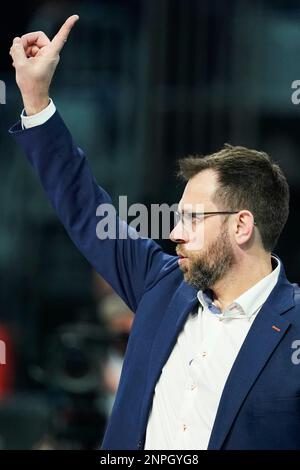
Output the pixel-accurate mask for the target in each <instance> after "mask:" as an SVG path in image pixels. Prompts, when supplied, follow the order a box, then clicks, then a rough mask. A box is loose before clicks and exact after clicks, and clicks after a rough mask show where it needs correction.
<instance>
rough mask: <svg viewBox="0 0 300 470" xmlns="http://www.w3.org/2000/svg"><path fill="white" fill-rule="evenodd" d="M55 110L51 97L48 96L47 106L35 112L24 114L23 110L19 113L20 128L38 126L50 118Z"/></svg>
mask: <svg viewBox="0 0 300 470" xmlns="http://www.w3.org/2000/svg"><path fill="white" fill-rule="evenodd" d="M55 111H56V107H55V105H54V103H53V101H52V99H51V98H49V104H48V106H47V107H46V108H45V109H43V110H42V111H40V112H39V113H37V114H32V115H31V116H26V114H25V110H24V109H23V111H22V113H21V125H22V129H29V128H30V127H35V126H40V125H41V124H44V123H45V122H46V121H48V119H50V118H51V117H52V116H53V114H54V113H55Z"/></svg>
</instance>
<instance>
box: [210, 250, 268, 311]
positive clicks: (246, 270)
mask: <svg viewBox="0 0 300 470" xmlns="http://www.w3.org/2000/svg"><path fill="white" fill-rule="evenodd" d="M271 272H272V262H271V255H270V254H263V255H260V256H259V257H257V256H255V257H254V256H253V257H248V256H247V257H245V258H243V259H242V260H239V262H238V263H235V264H234V266H233V267H232V268H231V269H230V271H229V272H228V273H227V274H226V275H225V276H224V277H223V278H222V279H221V280H220V281H218V282H217V283H216V284H215V285H214V286H213V287H212V288H211V290H212V291H213V295H214V300H213V302H214V304H215V305H216V307H218V308H219V309H220V310H221V311H222V312H223V311H224V310H225V309H226V308H227V307H228V305H230V304H231V303H232V302H233V301H234V300H235V299H237V298H238V297H239V296H240V295H242V294H243V293H244V292H246V291H247V290H248V289H250V288H251V287H253V286H254V285H255V284H257V283H258V282H259V281H260V280H261V279H263V278H264V277H266V276H267V275H268V274H270V273H271Z"/></svg>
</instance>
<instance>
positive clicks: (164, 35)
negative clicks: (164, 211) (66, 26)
mask: <svg viewBox="0 0 300 470" xmlns="http://www.w3.org/2000/svg"><path fill="white" fill-rule="evenodd" d="M73 13H78V14H79V15H80V21H79V23H77V24H76V26H75V29H74V31H72V33H71V36H70V39H69V41H68V43H67V44H66V46H65V48H64V50H63V52H62V54H61V62H60V64H59V66H58V69H57V72H56V76H55V80H54V82H53V85H52V90H51V97H52V98H53V100H54V102H55V104H56V106H57V107H58V109H59V111H60V113H61V114H62V116H63V117H64V119H65V121H66V123H67V125H68V127H69V128H70V130H71V132H72V134H73V135H74V136H76V141H77V144H78V145H79V146H80V147H82V148H83V149H84V150H85V152H86V154H87V156H88V159H89V161H90V164H91V166H92V168H93V171H94V173H95V176H96V178H97V180H98V181H99V183H100V184H101V185H102V186H103V187H104V188H105V189H106V190H107V191H108V192H110V194H111V196H112V198H113V200H114V201H115V202H117V201H118V196H119V195H128V203H129V204H131V203H133V202H143V203H144V204H146V205H150V204H151V203H163V202H166V203H169V204H173V203H174V202H177V201H178V200H179V198H180V194H181V191H182V187H181V185H179V184H178V182H177V181H176V177H175V172H176V160H177V159H178V158H179V157H182V156H184V155H187V154H191V153H200V154H207V153H212V152H214V151H216V150H218V149H219V148H220V147H222V146H223V144H224V143H225V142H229V143H231V144H234V145H246V146H249V147H252V148H256V149H261V150H265V151H267V152H269V153H270V154H271V156H272V157H273V158H274V160H275V161H277V162H279V163H280V164H281V166H282V168H283V169H284V171H285V173H286V175H287V177H288V180H289V183H290V187H291V212H290V218H289V222H288V225H287V226H286V228H285V230H284V233H283V235H282V237H281V240H280V243H279V245H278V247H277V250H276V251H275V252H276V253H277V254H278V255H279V256H280V257H281V258H282V260H283V262H284V263H285V267H286V271H287V275H288V278H289V279H290V281H292V282H297V283H298V282H299V280H300V273H299V270H298V266H299V262H300V247H299V246H298V243H297V242H298V241H299V240H300V226H299V224H298V217H297V206H298V203H299V200H300V160H299V149H300V132H299V115H300V106H296V105H294V104H293V103H292V101H291V95H292V92H293V90H292V89H291V84H292V82H293V81H294V80H298V79H300V27H299V25H300V3H299V1H296V0H295V1H294V0H282V1H281V0H251V1H246V0H106V1H105V0H98V1H96V0H95V1H81V2H74V1H66V0H65V1H63V0H60V1H59V2H58V1H57V2H56V1H30V2H22V3H18V4H17V6H16V4H14V3H13V2H10V3H8V4H7V5H6V7H5V13H3V14H2V15H1V19H0V26H1V27H0V80H3V81H4V82H5V84H6V104H5V105H4V104H3V105H0V156H1V158H0V175H1V184H0V227H1V229H0V281H1V282H0V339H1V340H2V341H5V343H6V346H7V347H6V362H7V364H6V365H1V364H0V449H90V448H96V447H97V446H99V445H100V442H101V439H102V435H103V432H104V429H105V424H106V421H107V417H108V416H109V414H110V411H111V406H112V403H113V400H114V394H115V390H116V388H117V385H118V380H119V374H120V369H121V366H122V360H123V355H124V351H125V348H126V343H127V338H128V334H129V331H130V326H131V322H132V313H131V312H130V311H129V310H128V308H127V307H126V306H125V305H124V304H123V303H122V301H121V300H120V299H119V298H118V297H117V296H116V294H115V293H114V292H113V291H112V289H111V288H110V286H108V285H107V284H106V283H105V281H104V280H103V279H101V278H100V277H99V275H98V274H96V273H95V272H94V271H93V270H92V268H91V267H90V266H89V264H88V263H87V261H86V260H85V259H84V258H83V256H82V255H81V254H80V253H78V252H77V250H76V248H75V247H74V246H73V244H72V243H71V241H70V240H69V239H68V237H67V235H66V233H65V231H64V229H63V228H62V226H61V225H60V223H59V222H58V219H57V218H56V215H55V213H54V212H53V210H52V208H51V207H50V204H49V203H48V202H47V200H46V199H45V197H44V194H43V192H42V190H41V187H40V185H39V182H38V181H37V178H36V177H35V175H34V174H33V171H32V169H31V168H30V167H29V164H28V163H27V161H26V159H25V157H24V155H23V154H22V152H21V151H20V149H19V148H18V147H17V145H16V144H15V142H14V141H13V139H12V138H10V137H9V135H8V132H7V131H8V128H9V127H11V125H12V124H14V123H15V122H16V120H17V119H18V117H19V114H20V112H21V110H22V102H21V98H20V95H19V93H18V90H17V86H16V84H15V81H14V69H13V68H12V66H11V58H10V56H9V55H8V52H9V48H10V45H11V42H12V40H13V38H14V37H15V36H20V35H22V34H24V33H26V32H29V31H35V30H43V31H44V32H46V34H47V35H49V36H50V37H52V36H53V35H54V34H55V33H56V31H57V30H58V28H59V27H60V25H61V24H62V22H63V21H64V20H65V18H66V17H67V16H69V15H70V14H73ZM159 242H160V243H161V245H162V246H163V248H164V249H165V250H166V251H168V252H170V253H173V250H174V249H173V247H172V246H171V245H170V244H169V242H167V241H165V240H161V241H159Z"/></svg>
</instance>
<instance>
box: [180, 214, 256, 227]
mask: <svg viewBox="0 0 300 470" xmlns="http://www.w3.org/2000/svg"><path fill="white" fill-rule="evenodd" d="M239 212H241V211H213V212H179V211H174V214H175V216H176V217H177V218H178V219H179V220H181V219H182V216H184V214H188V215H189V216H191V217H197V216H200V215H202V216H205V215H213V214H224V215H226V214H227V215H228V214H238V213H239ZM177 223H178V222H177ZM253 224H254V225H257V224H256V222H255V221H254V222H253Z"/></svg>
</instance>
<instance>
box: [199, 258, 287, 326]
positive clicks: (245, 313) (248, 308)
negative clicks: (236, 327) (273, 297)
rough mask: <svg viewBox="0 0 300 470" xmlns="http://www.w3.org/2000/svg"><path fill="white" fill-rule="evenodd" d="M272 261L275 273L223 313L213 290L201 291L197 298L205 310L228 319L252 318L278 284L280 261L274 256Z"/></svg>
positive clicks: (245, 293)
mask: <svg viewBox="0 0 300 470" xmlns="http://www.w3.org/2000/svg"><path fill="white" fill-rule="evenodd" d="M271 261H272V267H273V271H272V272H271V273H270V274H268V275H267V276H265V277H264V278H263V279H261V280H260V281H258V282H257V283H256V284H255V285H254V286H252V287H250V289H248V290H246V291H245V292H243V294H241V295H240V296H239V297H238V298H237V299H235V300H234V301H233V302H232V303H231V304H230V305H229V306H228V307H227V308H226V310H224V312H223V313H222V312H221V310H220V309H219V308H218V307H216V306H215V305H214V304H213V292H212V290H211V289H207V290H205V291H201V290H199V291H198V293H197V297H198V300H199V302H200V304H201V306H202V307H203V309H208V310H209V311H210V312H211V313H214V314H218V315H222V316H223V317H226V318H250V317H252V315H254V314H255V313H257V312H258V310H259V308H260V307H261V306H262V304H263V303H264V302H265V301H266V300H267V298H268V296H269V295H270V293H271V291H272V290H273V288H274V287H275V285H276V283H277V280H278V276H279V272H280V260H279V259H278V258H277V257H276V256H274V255H272V256H271Z"/></svg>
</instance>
